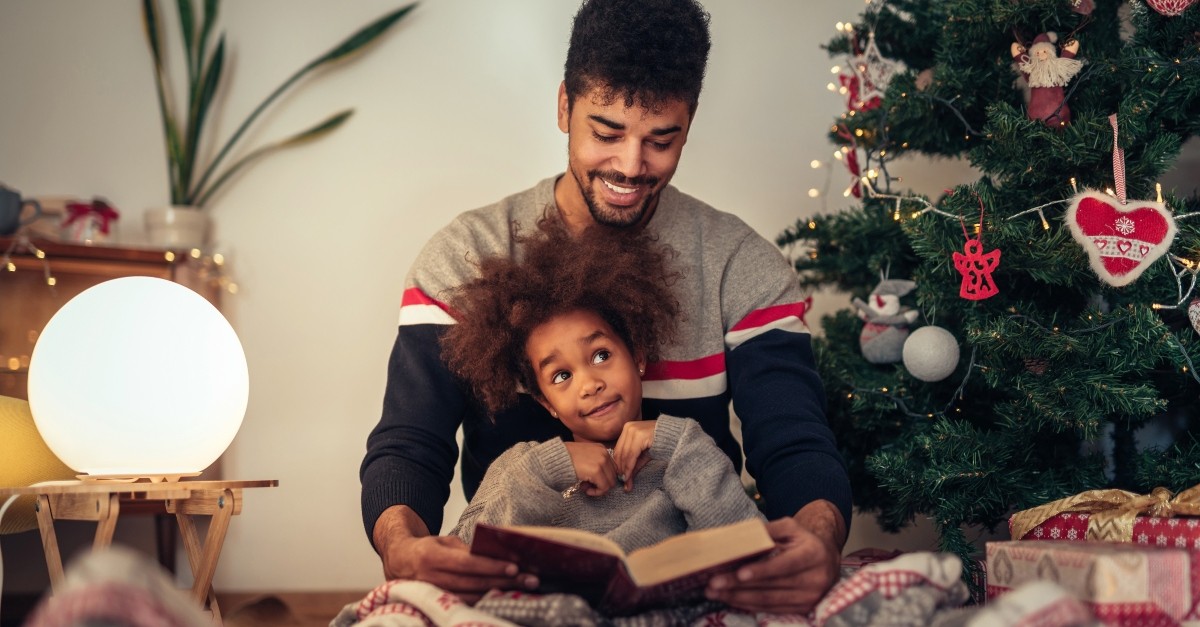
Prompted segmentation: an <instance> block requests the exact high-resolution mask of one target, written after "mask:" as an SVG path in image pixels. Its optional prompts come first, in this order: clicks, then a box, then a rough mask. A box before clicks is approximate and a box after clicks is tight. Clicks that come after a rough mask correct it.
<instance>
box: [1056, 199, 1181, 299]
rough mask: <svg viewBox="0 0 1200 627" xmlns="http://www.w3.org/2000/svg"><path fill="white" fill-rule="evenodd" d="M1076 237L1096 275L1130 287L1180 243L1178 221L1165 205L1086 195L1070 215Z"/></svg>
mask: <svg viewBox="0 0 1200 627" xmlns="http://www.w3.org/2000/svg"><path fill="white" fill-rule="evenodd" d="M1065 219H1066V221H1067V226H1069V227H1070V228H1071V235H1072V236H1073V237H1074V238H1075V241H1077V242H1079V245H1080V246H1083V249H1084V250H1085V251H1087V254H1088V260H1089V262H1090V263H1091V266H1092V270H1094V271H1095V272H1096V274H1097V275H1099V276H1100V278H1101V279H1102V280H1103V281H1104V282H1105V283H1108V284H1109V285H1112V286H1114V287H1121V286H1122V285H1128V284H1130V283H1132V282H1133V281H1134V280H1135V279H1137V278H1138V277H1139V276H1141V274H1142V272H1145V270H1146V268H1148V267H1149V266H1150V264H1152V263H1154V261H1155V260H1156V259H1158V258H1159V257H1161V256H1163V255H1164V254H1165V253H1166V252H1167V250H1169V249H1170V248H1171V242H1172V241H1174V240H1175V232H1176V228H1175V218H1173V217H1172V216H1171V212H1170V211H1168V210H1167V207H1166V205H1164V204H1162V203H1161V202H1151V201H1148V200H1131V201H1129V202H1128V203H1126V204H1121V203H1120V202H1119V201H1118V200H1117V199H1116V198H1113V197H1112V196H1109V195H1107V194H1101V193H1099V192H1095V191H1091V190H1088V191H1084V192H1080V193H1078V194H1076V195H1075V197H1074V198H1072V199H1071V207H1070V209H1068V210H1067V215H1066V218H1065Z"/></svg>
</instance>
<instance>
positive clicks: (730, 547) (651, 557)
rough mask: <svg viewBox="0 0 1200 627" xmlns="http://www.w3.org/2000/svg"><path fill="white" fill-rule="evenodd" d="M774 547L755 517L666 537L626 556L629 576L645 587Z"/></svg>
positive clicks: (765, 528) (764, 524)
mask: <svg viewBox="0 0 1200 627" xmlns="http://www.w3.org/2000/svg"><path fill="white" fill-rule="evenodd" d="M774 546H775V541H774V540H772V539H771V535H770V534H768V533H767V526H766V523H764V522H763V521H761V520H758V519H757V518H751V519H748V520H743V521H742V522H738V523H734V524H732V525H726V526H724V527H713V528H711V529H701V530H700V531H691V532H688V533H685V534H681V535H678V536H675V537H673V538H668V539H666V540H663V541H662V542H659V543H658V544H655V545H653V546H648V547H644V548H641V549H638V550H636V551H634V552H633V553H630V554H629V559H628V560H627V561H626V563H627V565H628V567H629V574H630V575H631V576H632V577H633V580H634V582H635V583H637V585H639V586H648V585H653V584H656V583H660V582H663V581H667V580H669V579H672V578H675V577H678V576H680V575H686V574H688V573H691V572H695V571H698V570H702V569H705V568H709V567H711V566H716V565H719V564H724V563H726V562H731V561H734V560H736V559H738V558H740V557H744V556H746V555H752V554H755V553H760V552H766V551H769V550H770V549H771V548H773V547H774Z"/></svg>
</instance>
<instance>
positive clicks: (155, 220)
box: [143, 206, 209, 250]
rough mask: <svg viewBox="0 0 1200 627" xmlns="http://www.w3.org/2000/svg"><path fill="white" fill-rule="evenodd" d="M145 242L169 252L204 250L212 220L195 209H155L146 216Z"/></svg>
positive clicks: (144, 217) (171, 207) (178, 207)
mask: <svg viewBox="0 0 1200 627" xmlns="http://www.w3.org/2000/svg"><path fill="white" fill-rule="evenodd" d="M143 219H144V220H145V221H146V242H147V243H148V244H150V245H151V246H156V247H159V248H164V249H170V250H182V249H191V248H204V245H205V244H207V243H208V225H209V219H208V214H206V213H205V212H204V211H203V210H202V209H198V208H196V207H180V206H167V207H154V208H152V209H147V210H146V212H145V213H144V214H143Z"/></svg>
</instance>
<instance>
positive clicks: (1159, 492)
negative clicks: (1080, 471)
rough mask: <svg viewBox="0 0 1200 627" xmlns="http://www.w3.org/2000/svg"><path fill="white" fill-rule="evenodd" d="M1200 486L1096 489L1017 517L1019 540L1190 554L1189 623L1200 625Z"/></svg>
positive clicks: (1014, 531)
mask: <svg viewBox="0 0 1200 627" xmlns="http://www.w3.org/2000/svg"><path fill="white" fill-rule="evenodd" d="M1198 508H1200V487H1197V488H1192V489H1189V490H1185V491H1183V492H1180V493H1179V494H1177V495H1175V496H1174V497H1172V495H1171V493H1170V491H1168V490H1166V489H1163V488H1156V489H1155V490H1154V492H1152V493H1151V494H1149V495H1140V494H1134V493H1132V492H1123V491H1120V490H1093V491H1090V492H1084V493H1081V494H1077V495H1075V496H1071V497H1067V498H1065V499H1060V500H1058V501H1054V502H1052V503H1047V504H1046V505H1043V506H1040V507H1035V508H1033V509H1029V510H1025V511H1023V512H1018V513H1017V514H1014V515H1013V517H1012V518H1011V519H1009V525H1008V526H1009V531H1010V533H1011V535H1012V538H1013V539H1014V540H1073V541H1083V540H1099V541H1104V542H1118V543H1129V544H1136V545H1143V546H1151V547H1159V548H1174V549H1181V550H1185V551H1186V552H1187V553H1188V554H1189V556H1190V562H1191V563H1192V564H1196V565H1197V567H1196V568H1192V569H1189V573H1188V574H1187V576H1186V579H1185V580H1186V581H1187V582H1188V583H1189V586H1190V591H1191V597H1192V605H1191V606H1190V607H1189V610H1188V613H1187V615H1186V617H1185V618H1186V619H1187V620H1189V621H1200V517H1197V516H1196V514H1197V513H1200V509H1198Z"/></svg>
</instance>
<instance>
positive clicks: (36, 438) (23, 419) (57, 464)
mask: <svg viewBox="0 0 1200 627" xmlns="http://www.w3.org/2000/svg"><path fill="white" fill-rule="evenodd" d="M76 474H77V473H76V472H75V471H73V470H71V469H70V468H67V466H66V464H63V463H62V461H60V460H59V459H58V457H57V456H55V455H54V453H53V452H51V451H50V448H49V447H48V446H46V442H45V440H43V439H42V435H41V434H40V433H38V430H37V426H36V425H34V424H33V414H31V413H29V403H28V402H27V401H23V400H21V399H18V398H12V397H10V396H0V486H7V487H16V486H27V485H32V484H35V483H38V482H40V481H54V480H62V479H74V478H75V475H76ZM7 500H8V499H7V498H2V499H0V507H3V505H4V502H5V501H7ZM33 503H34V497H32V496H23V497H21V498H19V499H17V500H16V502H14V503H13V504H12V505H10V506H9V507H8V511H7V512H5V514H4V518H2V519H0V533H16V532H18V531H27V530H29V529H33V528H35V527H37V514H35V513H34V511H33Z"/></svg>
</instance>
